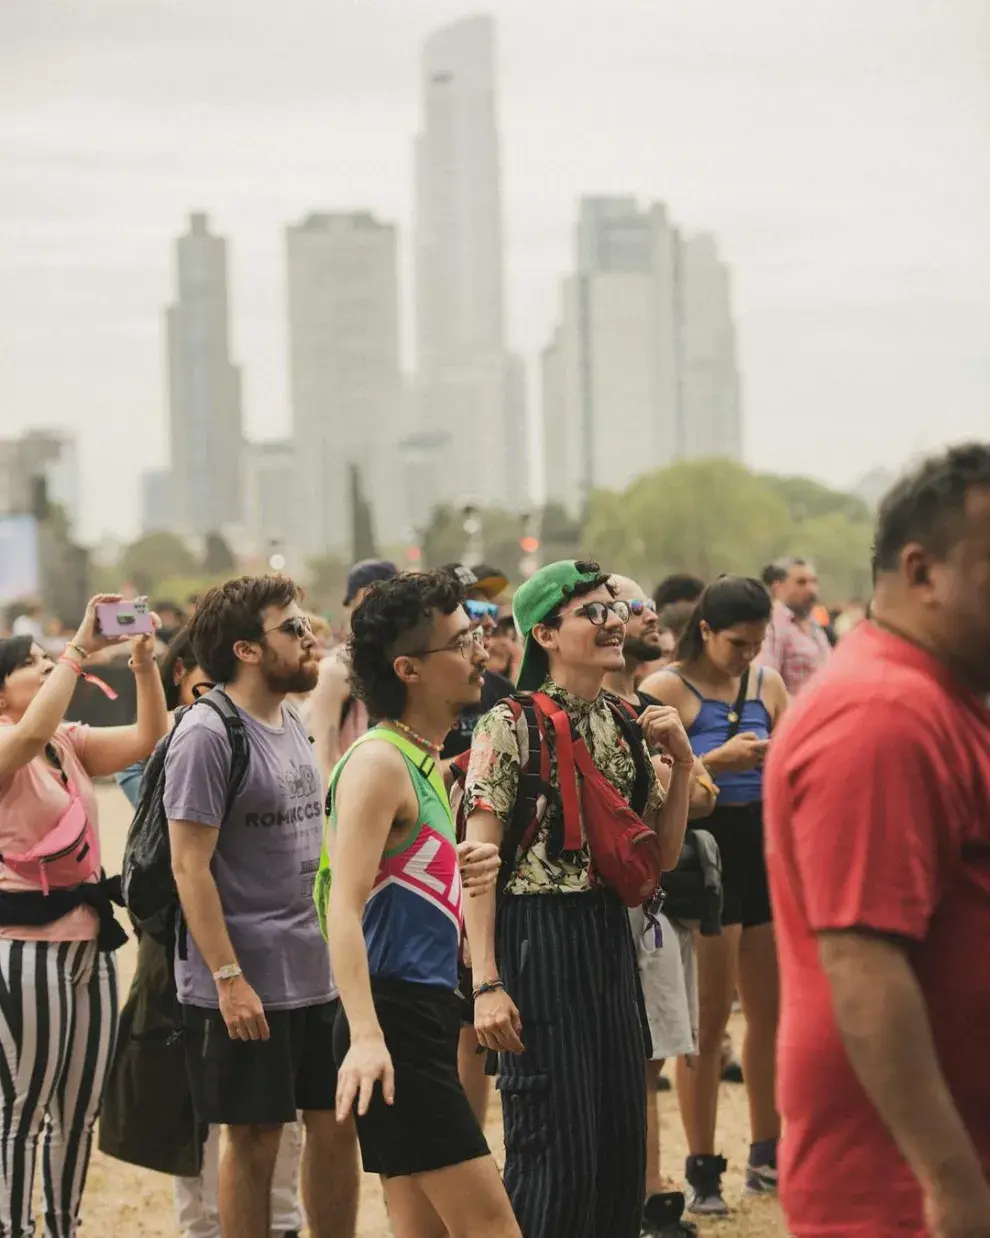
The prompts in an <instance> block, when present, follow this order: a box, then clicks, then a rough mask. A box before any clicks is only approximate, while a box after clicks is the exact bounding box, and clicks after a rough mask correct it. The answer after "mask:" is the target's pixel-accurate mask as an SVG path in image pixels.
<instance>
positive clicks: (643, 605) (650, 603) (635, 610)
mask: <svg viewBox="0 0 990 1238" xmlns="http://www.w3.org/2000/svg"><path fill="white" fill-rule="evenodd" d="M626 605H627V606H628V607H629V613H630V615H635V616H636V618H637V619H638V618H639V616H640V615H642V614H643V613H644V611H649V612H650V613H651V614H653V615H655V614H656V613H657V604H656V602H654V600H653V599H652V598H646V599H645V600H644V599H643V598H633V600H632V601H631V602H627V603H626Z"/></svg>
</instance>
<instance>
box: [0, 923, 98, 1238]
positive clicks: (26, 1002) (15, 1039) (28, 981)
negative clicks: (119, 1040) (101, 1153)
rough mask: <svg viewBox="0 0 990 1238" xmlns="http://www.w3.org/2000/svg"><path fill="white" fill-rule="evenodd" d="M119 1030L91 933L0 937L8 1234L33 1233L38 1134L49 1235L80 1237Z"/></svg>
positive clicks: (0, 1083) (1, 1205) (1, 1210)
mask: <svg viewBox="0 0 990 1238" xmlns="http://www.w3.org/2000/svg"><path fill="white" fill-rule="evenodd" d="M116 1035H117V974H116V967H115V964H114V961H113V956H112V955H110V954H106V953H103V952H102V951H100V950H98V949H97V946H96V942H95V941H66V942H46V941H0V1048H2V1053H0V1087H2V1091H3V1132H2V1143H0V1151H2V1158H0V1177H2V1194H0V1234H3V1236H4V1238H33V1235H34V1233H35V1228H34V1220H33V1217H32V1203H31V1193H32V1188H33V1185H34V1170H35V1161H36V1158H37V1147H38V1141H39V1138H41V1137H42V1135H43V1152H42V1172H43V1175H44V1200H45V1234H46V1238H75V1235H76V1232H77V1227H78V1224H79V1203H80V1200H81V1199H82V1193H83V1188H84V1187H85V1185H86V1171H87V1169H88V1168H89V1152H90V1145H91V1143H92V1139H93V1126H94V1124H95V1122H96V1118H97V1114H98V1113H99V1109H100V1102H101V1100H102V1098H103V1086H104V1083H105V1082H106V1077H107V1071H108V1069H109V1066H110V1062H111V1060H112V1058H113V1053H114V1047H115V1042H116Z"/></svg>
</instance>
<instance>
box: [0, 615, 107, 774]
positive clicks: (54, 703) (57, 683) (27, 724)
mask: <svg viewBox="0 0 990 1238" xmlns="http://www.w3.org/2000/svg"><path fill="white" fill-rule="evenodd" d="M119 600H120V599H119V597H118V596H117V594H115V593H100V594H97V596H96V597H94V598H92V599H91V600H90V602H89V605H88V606H87V607H86V614H85V615H84V616H83V621H82V623H81V624H80V625H79V631H78V632H76V634H75V636H74V637H73V638H72V640H71V642H70V644H69V645H68V646H66V650H65V653H64V654H63V655H62V657H63V658H65V661H64V662H63V661H59V662H57V663H56V665H55V669H54V670H53V671H52V672H51V674H50V675H49V676H48V678H47V679H46V680H45V682H44V683H43V684H42V685H41V688H40V689H39V690H38V693H37V695H36V696H35V698H34V700H33V701H32V702H31V704H30V705H29V706H28V707H27V709H26V710H25V711H24V714H23V716H22V717H21V718H20V719H19V720H18V721H17V722H16V723H14V725H13V726H5V727H2V728H0V783H3V782H6V781H7V779H8V778H10V777H11V775H13V774H15V773H16V772H17V771H18V770H19V769H20V768H21V767H22V766H24V765H27V763H28V762H29V761H33V760H34V758H35V757H37V756H40V755H41V754H42V752H44V750H45V744H47V743H48V742H49V740H50V739H51V738H52V736H53V735H54V734H55V732H56V730H58V727H59V724H60V723H61V721H62V719H63V718H64V717H65V711H66V710H67V709H68V708H69V702H70V701H71V700H72V696H73V693H74V692H75V690H76V681H77V679H78V678H79V669H80V668H81V667H82V663H83V654H82V653H81V652H80V650H83V651H85V653H86V655H87V656H88V655H89V654H92V653H95V652H96V651H97V650H99V649H103V648H105V647H106V645H107V644H108V642H107V641H106V640H105V639H104V638H102V637H101V636H100V635H99V634H98V632H97V630H96V607H97V605H98V604H99V603H100V602H116V601H119ZM72 646H77V648H73V647H72ZM69 662H72V663H73V664H74V666H75V669H73V667H72V666H69V665H68V663H69ZM87 746H88V741H87Z"/></svg>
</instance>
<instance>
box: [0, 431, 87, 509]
mask: <svg viewBox="0 0 990 1238" xmlns="http://www.w3.org/2000/svg"><path fill="white" fill-rule="evenodd" d="M42 499H44V500H47V502H49V503H55V504H57V505H58V506H59V507H60V508H61V509H62V511H63V512H64V514H65V517H66V519H67V520H68V522H69V526H70V528H71V527H75V526H77V525H78V521H79V514H80V513H79V452H78V448H77V445H76V440H75V438H73V437H72V435H70V434H65V433H63V432H62V431H60V430H29V431H28V432H27V433H26V434H22V435H21V436H20V437H19V438H15V439H0V514H7V513H16V514H28V515H30V514H36V515H40V514H41V513H40V512H39V511H37V508H38V505H39V503H41V502H42Z"/></svg>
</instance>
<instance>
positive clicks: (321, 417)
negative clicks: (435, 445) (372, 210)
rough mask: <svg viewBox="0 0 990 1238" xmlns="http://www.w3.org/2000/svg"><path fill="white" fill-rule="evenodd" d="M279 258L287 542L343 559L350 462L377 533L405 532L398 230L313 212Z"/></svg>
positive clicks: (357, 216)
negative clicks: (287, 422) (289, 520)
mask: <svg viewBox="0 0 990 1238" xmlns="http://www.w3.org/2000/svg"><path fill="white" fill-rule="evenodd" d="M287 250H288V287H289V376H290V385H291V394H292V437H293V440H294V442H295V447H296V478H295V487H294V489H295V494H296V498H297V505H296V507H297V515H298V529H297V530H296V532H295V540H296V545H297V547H298V548H299V550H300V551H301V552H302V553H303V554H305V555H321V554H328V553H342V554H346V553H348V552H349V549H350V545H351V535H352V529H351V509H350V497H349V494H350V491H349V470H350V466H351V465H352V464H354V465H357V466H358V468H359V470H360V476H361V485H362V490H363V493H364V494H365V495H366V496H367V498H368V500H369V502H370V504H371V507H372V513H373V518H374V522H375V528H376V532H377V536H378V537H379V538H381V539H383V540H384V541H386V542H387V541H390V540H392V539H394V538H396V537H398V536H399V535H400V534H401V531H402V529H403V527H404V524H405V514H404V512H403V510H402V508H403V503H402V488H401V473H400V467H399V447H398V444H399V441H400V439H402V438H403V437H404V436H405V431H406V429H407V427H406V426H405V425H404V424H403V410H404V405H403V392H402V376H401V370H400V363H399V291H398V254H397V237H396V229H395V227H394V226H393V225H392V224H387V223H381V222H380V221H379V220H377V219H375V218H374V216H372V215H371V214H369V213H368V212H366V211H360V212H356V213H353V214H344V213H333V214H316V215H310V216H309V218H308V219H306V220H304V221H303V222H302V223H301V224H298V225H296V226H295V227H290V228H289V229H288V232H287Z"/></svg>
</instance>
